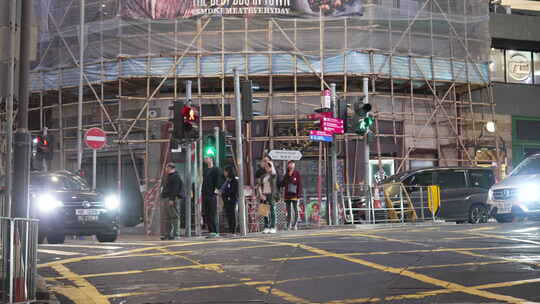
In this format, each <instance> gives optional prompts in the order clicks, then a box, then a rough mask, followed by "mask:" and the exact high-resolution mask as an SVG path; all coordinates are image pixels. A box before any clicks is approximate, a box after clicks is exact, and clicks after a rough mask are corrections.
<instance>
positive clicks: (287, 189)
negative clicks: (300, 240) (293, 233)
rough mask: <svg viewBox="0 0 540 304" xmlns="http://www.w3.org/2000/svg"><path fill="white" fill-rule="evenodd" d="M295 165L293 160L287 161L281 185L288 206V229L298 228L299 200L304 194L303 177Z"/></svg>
mask: <svg viewBox="0 0 540 304" xmlns="http://www.w3.org/2000/svg"><path fill="white" fill-rule="evenodd" d="M295 167H296V164H295V162H294V161H293V160H290V161H289V162H287V173H285V176H283V179H282V181H281V183H280V185H279V186H280V187H283V199H284V201H285V204H286V206H287V228H286V229H287V230H289V229H294V230H297V229H298V228H297V224H298V200H299V199H300V197H301V195H302V179H301V177H300V172H298V171H296V170H295Z"/></svg>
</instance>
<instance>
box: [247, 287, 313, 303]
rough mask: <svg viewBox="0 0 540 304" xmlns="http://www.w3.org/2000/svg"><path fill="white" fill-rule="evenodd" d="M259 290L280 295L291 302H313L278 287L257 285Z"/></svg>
mask: <svg viewBox="0 0 540 304" xmlns="http://www.w3.org/2000/svg"><path fill="white" fill-rule="evenodd" d="M257 290H258V291H260V292H262V293H266V294H271V295H275V296H278V297H280V298H282V299H284V300H286V301H289V302H291V303H295V304H311V303H312V302H311V301H308V300H306V299H302V298H299V297H297V296H295V295H292V294H290V293H287V292H284V291H282V290H279V289H276V288H271V287H270V286H261V287H257Z"/></svg>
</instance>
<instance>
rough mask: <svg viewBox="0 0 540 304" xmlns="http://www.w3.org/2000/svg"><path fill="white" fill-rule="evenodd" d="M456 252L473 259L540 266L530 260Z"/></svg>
mask: <svg viewBox="0 0 540 304" xmlns="http://www.w3.org/2000/svg"><path fill="white" fill-rule="evenodd" d="M456 252H457V253H461V254H465V255H470V256H473V257H479V258H488V259H494V260H502V261H507V262H512V263H519V264H528V265H534V266H540V263H537V262H533V261H530V260H529V261H527V260H521V259H514V258H506V257H499V256H492V255H485V254H479V253H474V252H470V251H466V250H459V251H456Z"/></svg>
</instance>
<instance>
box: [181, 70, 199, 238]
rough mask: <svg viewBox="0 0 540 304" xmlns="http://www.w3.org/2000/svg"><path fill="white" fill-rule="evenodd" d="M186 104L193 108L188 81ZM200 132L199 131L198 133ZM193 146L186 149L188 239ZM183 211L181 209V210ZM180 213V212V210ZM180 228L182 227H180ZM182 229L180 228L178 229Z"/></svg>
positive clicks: (189, 234)
mask: <svg viewBox="0 0 540 304" xmlns="http://www.w3.org/2000/svg"><path fill="white" fill-rule="evenodd" d="M186 104H187V105H189V106H191V80H188V81H187V82H186ZM198 132H199V130H197V133H198ZM191 145H192V142H191V141H190V142H188V143H187V148H186V175H185V179H184V181H185V184H184V187H185V190H184V193H185V194H184V199H185V201H184V204H186V215H185V218H186V237H191V174H192V172H193V171H192V168H193V166H192V165H191ZM180 209H181V208H180ZM179 211H180V210H179ZM178 220H179V221H180V216H178ZM178 227H180V225H178ZM178 229H180V228H178Z"/></svg>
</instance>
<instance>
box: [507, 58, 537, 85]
mask: <svg viewBox="0 0 540 304" xmlns="http://www.w3.org/2000/svg"><path fill="white" fill-rule="evenodd" d="M531 72H532V68H531V60H530V59H528V58H527V56H525V55H523V54H519V53H517V54H513V55H511V56H510V58H509V60H508V75H510V77H512V78H513V79H515V80H518V81H523V80H526V79H527V78H529V77H530V76H531Z"/></svg>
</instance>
